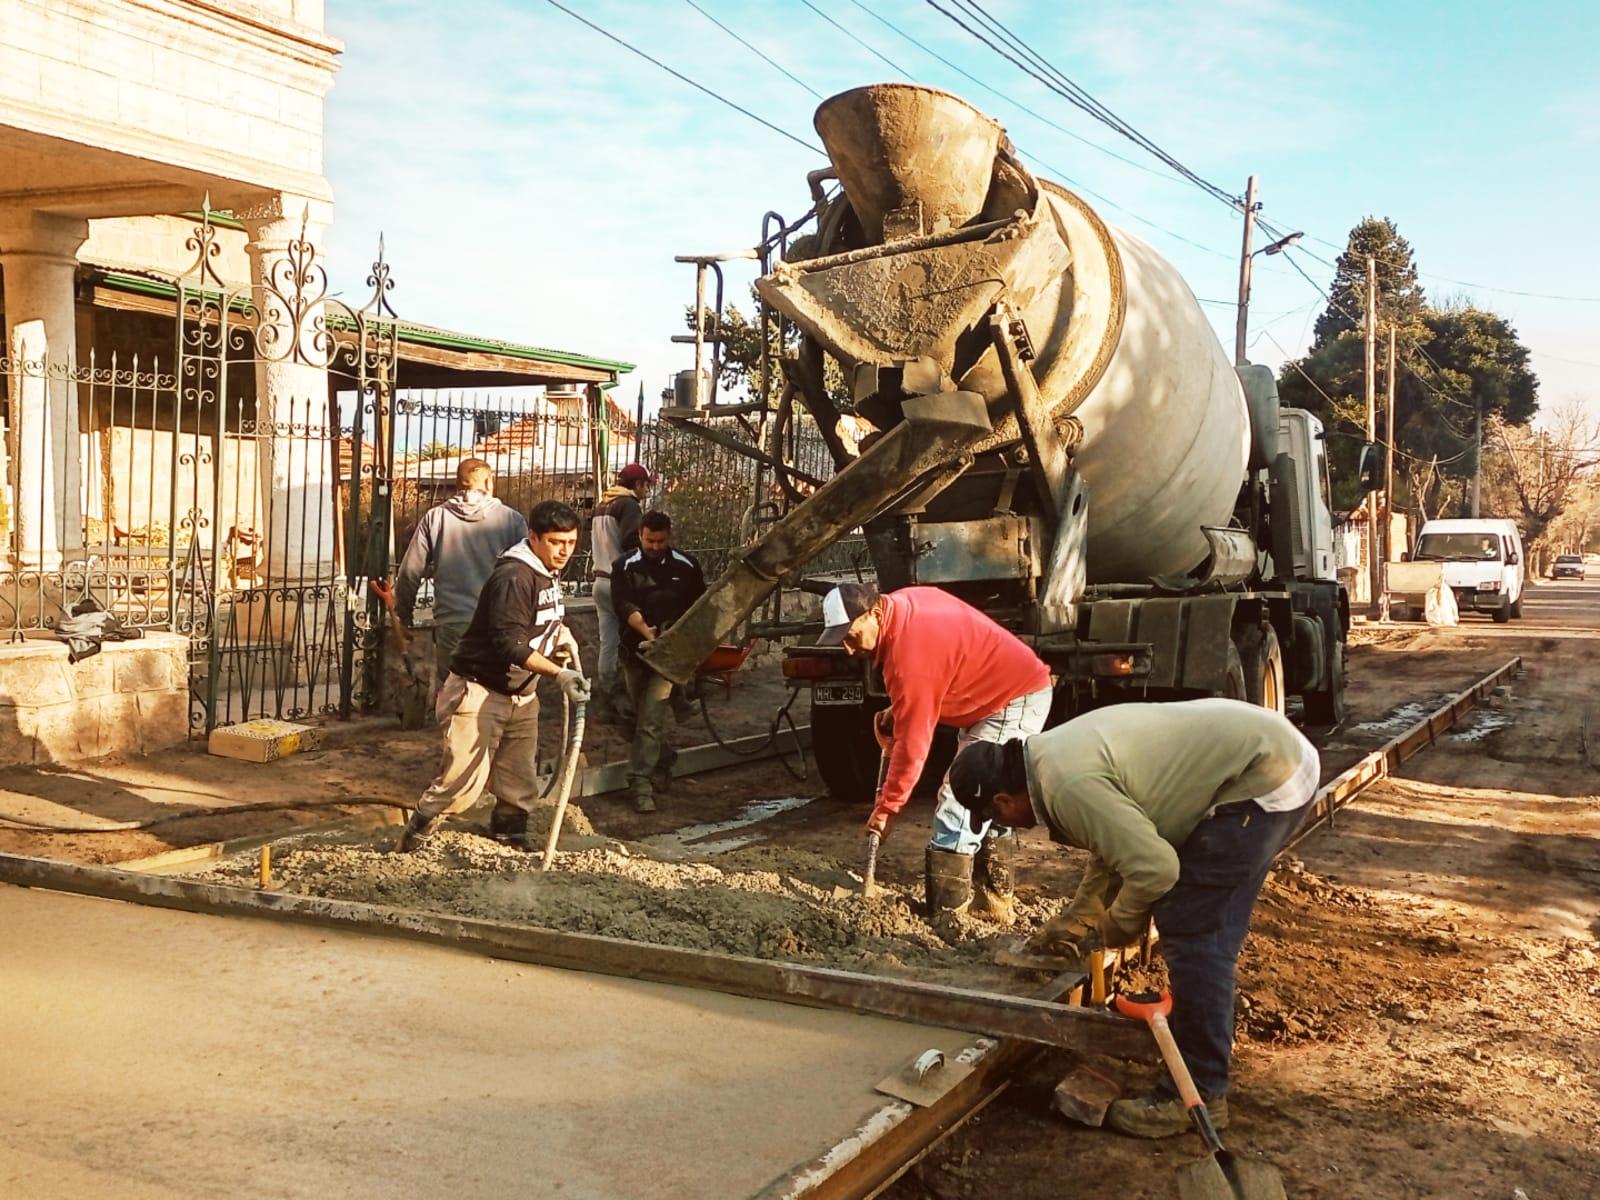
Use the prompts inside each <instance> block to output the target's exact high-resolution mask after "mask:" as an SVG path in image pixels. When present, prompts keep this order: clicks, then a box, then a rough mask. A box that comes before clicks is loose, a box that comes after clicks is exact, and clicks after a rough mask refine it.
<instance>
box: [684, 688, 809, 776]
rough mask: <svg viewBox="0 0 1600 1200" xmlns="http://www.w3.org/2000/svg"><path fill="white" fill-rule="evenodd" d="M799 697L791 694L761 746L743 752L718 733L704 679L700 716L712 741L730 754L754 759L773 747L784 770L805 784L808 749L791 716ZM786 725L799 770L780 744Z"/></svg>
mask: <svg viewBox="0 0 1600 1200" xmlns="http://www.w3.org/2000/svg"><path fill="white" fill-rule="evenodd" d="M799 696H800V693H799V692H798V691H793V692H790V693H789V699H788V700H787V701H785V703H784V705H783V707H782V708H780V709H779V710H778V712H777V715H776V716H774V717H773V718H772V724H771V725H769V726H768V727H767V740H766V741H764V742H762V743H761V744H760V745H759V746H754V747H752V748H750V749H748V750H741V749H740V748H739V747H737V746H734V745H730V744H729V743H728V742H726V741H724V740H723V737H722V734H721V733H719V732H718V731H717V726H716V723H715V722H714V721H712V719H711V710H710V709H709V708H707V707H706V681H705V680H704V679H702V680H700V697H699V699H700V716H701V718H702V719H703V720H704V721H705V723H706V730H707V732H709V733H710V734H711V739H712V740H713V741H714V742H716V743H717V745H719V746H721V747H722V748H723V749H724V750H726V751H727V752H728V753H729V754H732V755H735V756H737V757H739V758H754V757H756V755H758V754H765V753H766V751H767V748H768V747H772V748H773V749H775V750H776V751H777V752H778V761H779V762H781V763H782V764H783V769H784V770H786V771H788V772H789V774H790V775H791V776H792V777H793V778H795V779H798V780H800V781H801V782H804V781H805V779H806V778H807V774H806V748H805V747H804V746H802V745H801V744H800V730H799V729H797V728H795V723H794V718H793V717H791V716H790V715H789V710H790V709H791V708H793V707H794V702H795V700H796V699H798V698H799ZM784 724H787V725H788V726H789V736H790V737H791V738H793V739H794V748H795V758H796V760H797V761H798V762H799V764H800V767H799V769H798V770H796V769H795V766H794V763H791V762H790V761H789V756H788V755H787V754H786V753H784V750H783V747H782V746H780V745H779V744H778V730H779V729H780V727H781V726H782V725H784Z"/></svg>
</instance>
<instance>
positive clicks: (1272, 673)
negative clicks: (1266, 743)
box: [1239, 625, 1285, 713]
mask: <svg viewBox="0 0 1600 1200" xmlns="http://www.w3.org/2000/svg"><path fill="white" fill-rule="evenodd" d="M1239 667H1240V670H1241V671H1243V672H1244V699H1246V700H1248V701H1249V702H1250V703H1251V704H1254V705H1255V706H1256V707H1257V708H1270V709H1271V710H1272V711H1273V712H1276V713H1281V712H1283V710H1284V706H1285V696H1284V690H1283V647H1282V646H1280V645H1279V644H1278V633H1277V630H1275V629H1273V628H1272V626H1270V625H1253V626H1251V627H1250V628H1249V629H1246V630H1245V631H1244V632H1243V633H1242V634H1240V636H1239Z"/></svg>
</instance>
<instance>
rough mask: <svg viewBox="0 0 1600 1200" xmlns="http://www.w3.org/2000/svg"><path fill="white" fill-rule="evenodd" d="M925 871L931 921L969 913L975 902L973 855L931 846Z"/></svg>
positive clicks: (926, 893) (926, 894) (925, 893)
mask: <svg viewBox="0 0 1600 1200" xmlns="http://www.w3.org/2000/svg"><path fill="white" fill-rule="evenodd" d="M923 869H924V880H923V882H924V895H925V897H926V899H927V902H928V916H929V918H930V919H931V918H933V917H938V916H956V915H959V914H961V913H964V912H966V911H967V906H968V905H970V904H971V903H972V855H970V854H962V853H960V852H958V851H955V850H940V849H938V848H936V847H934V846H929V847H928V850H927V857H926V860H925V863H924V868H923Z"/></svg>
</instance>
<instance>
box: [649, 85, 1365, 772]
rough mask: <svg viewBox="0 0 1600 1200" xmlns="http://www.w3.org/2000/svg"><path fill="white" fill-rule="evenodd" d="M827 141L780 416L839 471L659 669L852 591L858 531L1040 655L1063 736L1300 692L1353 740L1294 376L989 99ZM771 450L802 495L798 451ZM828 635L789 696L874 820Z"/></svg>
mask: <svg viewBox="0 0 1600 1200" xmlns="http://www.w3.org/2000/svg"><path fill="white" fill-rule="evenodd" d="M815 125H816V129H817V132H818V134H819V135H820V137H821V139H822V142H823V145H824V146H825V147H826V149H827V152H828V156H829V158H830V160H831V167H830V168H828V169H825V170H822V171H818V172H815V173H814V174H813V177H812V179H811V187H812V194H813V196H814V198H815V202H816V216H817V229H816V232H815V234H814V235H812V236H809V237H807V238H805V239H804V240H803V241H798V240H797V242H796V244H795V245H794V247H793V248H792V249H791V250H790V252H789V253H788V255H787V256H786V257H785V258H784V259H783V260H781V261H773V262H771V263H770V269H769V270H767V271H766V273H765V274H763V275H762V277H761V278H760V279H759V280H758V281H757V284H756V290H757V293H758V294H759V297H760V299H761V301H762V303H763V304H764V305H765V306H770V309H771V310H772V313H773V314H775V316H776V319H777V320H778V321H780V322H781V323H782V324H783V325H784V326H785V328H786V329H791V333H792V335H787V334H786V335H785V336H783V337H780V339H779V344H780V345H781V346H782V347H783V348H784V352H785V353H787V354H788V356H789V357H788V359H787V361H786V362H785V364H784V366H785V369H784V377H785V379H786V380H787V386H786V388H785V390H784V394H783V399H782V403H783V404H786V405H787V404H791V403H794V402H798V403H799V404H800V405H801V406H803V408H804V410H805V411H806V412H807V413H809V414H810V416H811V417H813V418H815V420H816V421H817V423H818V427H819V428H820V429H821V430H822V431H823V435H824V437H825V439H826V440H827V442H828V445H829V448H830V450H831V452H832V454H833V458H834V470H833V473H832V475H831V477H828V478H826V479H825V480H821V481H819V482H820V484H821V486H817V487H814V489H807V490H806V491H805V492H804V494H802V492H801V491H799V490H797V489H791V493H792V494H793V495H794V497H795V498H796V499H797V500H798V502H797V503H794V504H793V505H792V507H789V508H788V511H787V512H786V513H785V514H784V515H783V516H782V518H781V519H779V520H776V521H775V522H773V523H772V524H770V525H769V526H768V527H767V528H766V529H765V531H764V532H762V533H761V535H760V536H759V537H757V538H755V540H753V541H752V542H751V544H749V545H748V546H746V547H744V548H742V549H741V550H740V551H739V552H738V553H737V554H736V555H735V556H734V558H733V561H732V563H731V565H730V566H729V567H728V569H727V570H726V572H725V573H724V574H723V575H722V576H721V578H719V579H718V580H717V581H716V582H715V583H714V584H713V585H712V586H711V587H710V588H709V590H708V591H707V593H706V594H705V596H704V597H703V598H702V599H701V600H700V601H699V602H698V603H696V604H695V606H694V607H693V608H692V609H690V611H689V612H688V613H687V614H686V615H685V616H684V617H683V618H682V619H681V620H680V621H678V622H677V623H676V624H675V625H674V626H673V627H672V628H671V629H669V630H668V631H666V632H665V633H664V634H663V636H662V637H660V638H659V639H657V640H656V641H654V642H651V643H648V644H647V645H646V646H645V652H646V660H647V661H648V662H649V664H650V666H651V667H653V668H654V669H655V670H656V671H658V672H659V673H661V674H662V675H665V676H667V677H668V678H671V679H674V680H676V681H679V682H683V681H686V680H687V679H688V678H689V677H690V676H691V675H692V674H693V673H694V672H695V670H696V668H697V667H698V666H699V664H700V663H701V662H702V661H703V660H704V659H705V658H706V656H707V654H708V653H709V652H710V651H712V650H713V649H714V648H715V647H716V646H717V645H718V644H719V642H721V641H722V640H723V639H725V638H726V637H727V636H728V635H730V634H731V633H732V632H733V631H735V630H736V629H738V628H740V627H741V626H745V625H746V623H747V622H748V621H749V619H750V617H751V615H752V613H755V612H756V610H757V609H758V608H761V609H762V611H763V613H767V614H771V613H773V612H774V611H776V610H775V609H774V607H773V606H772V604H771V603H770V601H771V600H772V597H773V595H774V593H775V591H777V590H778V589H781V588H794V587H803V588H808V589H809V590H813V591H817V590H821V589H823V588H825V587H827V586H829V584H828V582H827V581H816V580H807V579H805V578H804V571H805V569H806V567H807V564H809V563H812V562H813V561H815V559H816V556H817V555H818V554H819V553H821V552H822V551H824V550H825V549H826V548H828V547H829V546H830V545H831V544H832V543H834V542H835V541H836V540H838V539H840V538H842V537H845V536H848V535H856V536H863V537H864V539H865V545H866V547H867V549H868V551H869V552H870V557H871V561H872V566H873V567H874V568H875V570H876V575H877V583H878V586H879V588H880V589H882V590H885V591H887V590H891V589H894V588H898V587H903V586H908V585H912V584H933V585H937V586H939V587H943V588H946V589H948V590H949V591H951V592H952V593H954V594H955V595H957V596H960V597H961V598H962V599H964V600H966V601H967V602H969V603H971V604H974V605H976V606H977V607H979V608H981V609H982V610H983V611H985V612H987V613H988V614H989V615H990V616H992V617H993V618H994V619H996V620H997V621H999V622H1000V623H1001V624H1003V625H1005V626H1006V627H1008V628H1010V629H1011V630H1013V631H1014V632H1016V633H1017V634H1018V635H1019V636H1020V637H1022V638H1023V639H1024V640H1025V641H1027V642H1029V643H1030V644H1031V645H1032V646H1033V647H1034V648H1035V649H1036V651H1037V652H1038V654H1039V655H1040V657H1041V658H1043V659H1044V661H1045V662H1046V663H1047V664H1048V665H1049V667H1050V669H1051V671H1052V673H1053V675H1054V678H1055V691H1056V701H1055V705H1054V708H1053V711H1052V716H1051V720H1052V722H1055V721H1060V720H1065V719H1067V718H1070V717H1071V716H1073V715H1075V714H1077V713H1079V712H1082V711H1084V710H1086V709H1089V708H1092V707H1096V706H1099V705H1104V704H1112V703H1116V702H1119V701H1125V700H1158V699H1185V698H1193V697H1201V696H1230V697H1235V698H1239V699H1244V700H1248V701H1250V702H1252V703H1256V704H1262V705H1266V706H1269V707H1273V708H1276V709H1279V710H1280V711H1282V710H1285V708H1286V706H1287V704H1288V701H1289V699H1290V697H1299V698H1300V700H1301V703H1302V705H1303V713H1304V718H1305V720H1306V721H1307V722H1308V723H1312V724H1332V723H1336V722H1337V721H1338V720H1339V719H1340V718H1341V716H1342V707H1343V690H1344V648H1345V638H1346V633H1347V631H1348V626H1349V601H1348V597H1347V595H1346V593H1345V590H1344V588H1343V587H1341V586H1340V584H1339V583H1338V582H1337V579H1336V575H1335V569H1334V557H1333V537H1332V528H1331V521H1330V515H1329V509H1328V487H1327V456H1326V454H1325V452H1324V446H1323V441H1322V429H1321V425H1320V423H1319V422H1318V421H1317V419H1316V418H1315V417H1313V416H1312V415H1311V414H1309V413H1306V412H1301V411H1297V410H1294V409H1287V408H1283V407H1281V406H1280V405H1279V402H1278V396H1277V389H1276V384H1275V381H1274V378H1273V374H1272V372H1271V371H1270V370H1269V369H1267V368H1265V367H1261V366H1241V367H1238V368H1235V367H1234V366H1233V365H1232V364H1231V363H1230V362H1229V361H1228V358H1227V356H1226V355H1225V354H1224V352H1223V349H1222V347H1221V345H1220V344H1219V343H1218V340H1217V337H1216V335H1215V334H1214V333H1213V331H1212V329H1211V326H1210V324H1209V323H1208V322H1207V320H1206V318H1205V316H1204V315H1203V314H1202V312H1201V310H1200V306H1199V304H1198V303H1197V301H1196V300H1195V298H1194V295H1193V294H1192V293H1191V292H1190V290H1189V288H1188V286H1187V285H1186V284H1185V283H1184V281H1183V279H1182V278H1181V277H1180V276H1179V274H1178V272H1177V270H1176V269H1175V268H1174V267H1173V266H1172V265H1171V264H1170V263H1168V262H1167V261H1166V260H1165V259H1163V258H1162V257H1161V256H1160V255H1159V254H1157V253H1156V252H1155V251H1154V250H1153V249H1152V248H1151V247H1150V246H1148V245H1146V244H1145V243H1144V242H1142V241H1141V240H1139V239H1138V238H1136V237H1133V236H1131V235H1130V234H1128V233H1126V232H1124V231H1122V230H1119V229H1116V228H1114V227H1112V226H1110V225H1108V224H1106V223H1105V222H1104V221H1103V220H1102V219H1101V218H1100V217H1099V215H1098V214H1096V213H1095V211H1094V210H1093V209H1092V208H1091V207H1090V206H1089V205H1088V204H1086V203H1085V202H1084V201H1083V200H1082V199H1080V198H1079V197H1078V196H1076V195H1074V194H1073V193H1072V192H1070V191H1068V190H1067V189H1066V188H1063V187H1061V186H1059V185H1057V184H1055V183H1052V182H1050V181H1048V180H1044V179H1039V178H1037V177H1035V176H1034V175H1033V174H1031V173H1030V172H1029V171H1028V170H1027V169H1026V168H1025V167H1024V166H1023V165H1022V164H1021V162H1019V160H1018V158H1017V156H1016V154H1015V152H1014V150H1013V148H1012V146H1011V144H1010V142H1009V141H1008V140H1007V138H1006V137H1005V134H1004V132H1003V130H1002V129H1001V128H1000V126H999V125H997V124H996V123H995V122H994V121H992V120H990V119H989V118H988V117H986V116H984V115H983V114H982V113H980V112H978V111H977V110H976V109H974V108H972V107H971V106H970V105H968V104H967V103H966V102H965V101H963V100H961V99H959V98H957V97H955V96H952V95H950V94H948V93H945V92H940V91H936V90H934V89H931V88H925V87H917V86H910V85H904V84H880V85H873V86H869V87H862V88H857V89H855V90H852V91H848V92H844V93H842V94H840V95H837V96H834V97H832V98H830V99H828V100H826V101H824V102H823V103H822V105H821V106H820V107H819V108H818V109H817V113H816V118H815ZM830 179H831V180H835V181H837V185H838V186H837V191H836V193H835V194H833V195H831V196H830V195H829V193H828V190H827V189H826V188H825V186H824V185H825V184H826V183H827V182H828V181H829V180H830ZM683 261H691V262H699V263H701V269H702V272H703V271H704V265H705V263H706V262H707V261H708V260H706V259H694V258H692V257H690V258H687V259H685V260H683ZM696 336H697V337H701V336H703V334H701V333H699V332H697V334H696ZM699 349H700V347H699V346H697V351H698V350H699ZM824 355H830V356H832V358H833V359H834V360H835V361H836V362H837V364H838V366H839V368H840V369H841V370H842V372H843V379H844V380H845V381H846V383H847V386H848V395H847V396H843V397H841V392H842V389H841V388H839V387H837V386H836V387H833V388H829V387H827V386H825V384H824V380H823V374H824V372H823V362H824V358H823V356H824ZM688 392H689V396H688V398H687V400H686V401H685V402H684V406H683V407H680V408H677V409H673V410H668V415H669V418H671V419H675V420H678V421H679V422H680V423H682V424H685V425H688V426H691V427H697V428H700V429H702V430H704V432H705V433H706V436H708V437H713V438H714V439H716V440H718V441H720V442H722V443H723V444H730V442H731V439H730V438H729V436H728V434H727V433H726V432H725V431H718V430H716V429H714V428H712V427H713V426H714V425H715V424H716V423H715V422H713V421H708V420H705V419H704V418H705V417H707V416H712V415H715V414H716V412H717V411H718V410H719V409H720V408H721V407H723V406H719V405H717V404H715V403H712V404H709V405H700V404H698V403H697V399H703V394H702V392H701V390H700V389H698V387H697V386H695V385H694V382H693V381H691V386H690V388H689V389H688ZM751 407H752V406H750V405H746V406H744V409H745V410H749V409H750V408H751ZM844 415H848V416H850V417H851V418H853V420H852V421H851V422H850V424H851V426H852V427H853V428H855V429H857V430H865V431H866V432H865V436H862V437H860V438H859V439H858V440H857V442H856V444H851V441H850V440H849V439H846V438H844V437H842V436H841V435H840V434H839V433H838V432H837V429H836V427H837V426H838V424H839V421H840V418H841V416H844ZM750 449H751V453H752V454H753V456H756V457H758V459H759V460H760V461H762V462H763V463H764V465H765V469H770V470H772V471H774V472H776V473H778V474H779V475H781V473H782V472H783V470H784V469H785V464H784V463H782V462H781V461H780V459H781V454H779V453H778V450H777V448H776V447H774V446H771V445H768V446H765V447H757V446H754V445H752V447H751V448H750ZM748 628H749V632H751V633H757V634H759V633H768V634H772V633H788V634H800V633H804V632H806V630H805V629H804V628H803V627H802V626H801V625H798V624H796V623H794V622H792V621H791V622H789V623H784V622H783V621H782V620H781V619H780V620H778V621H777V622H776V623H771V622H769V624H768V625H767V626H766V627H756V626H750V627H748ZM818 628H820V626H818ZM813 640H814V639H812V638H809V637H806V638H801V639H800V642H799V644H796V645H791V646H789V647H787V648H786V650H785V660H784V672H785V675H786V676H787V677H788V679H789V682H790V684H791V686H793V687H796V688H807V689H809V690H810V692H811V718H812V726H813V730H812V736H813V743H814V745H815V746H816V747H817V751H816V757H817V760H818V764H819V767H820V768H821V770H822V772H823V775H824V778H825V780H826V782H827V783H828V784H829V786H830V788H831V790H832V791H833V792H834V793H835V794H836V795H840V796H841V797H849V798H855V797H865V796H869V795H870V794H871V792H872V789H873V784H874V779H875V768H876V764H877V747H876V745H875V744H874V742H873V739H872V735H871V729H870V723H871V714H872V712H873V711H875V709H876V708H878V707H881V706H882V705H883V703H884V700H883V697H882V689H881V680H874V678H873V677H872V672H871V671H869V670H865V669H864V668H863V666H862V664H861V663H860V662H859V661H855V660H851V659H849V658H848V657H846V656H844V655H843V654H842V652H840V651H838V650H832V649H827V648H821V647H814V646H812V645H810V644H809V643H810V642H811V641H813Z"/></svg>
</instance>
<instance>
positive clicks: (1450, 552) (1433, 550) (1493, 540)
mask: <svg viewBox="0 0 1600 1200" xmlns="http://www.w3.org/2000/svg"><path fill="white" fill-rule="evenodd" d="M1416 557H1417V559H1418V560H1419V561H1420V560H1422V559H1428V558H1431V559H1442V560H1446V561H1450V562H1499V561H1501V559H1502V558H1503V552H1502V549H1501V543H1500V538H1499V536H1497V535H1496V534H1492V533H1425V534H1423V535H1422V537H1421V538H1420V539H1418V541H1417V553H1416Z"/></svg>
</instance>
